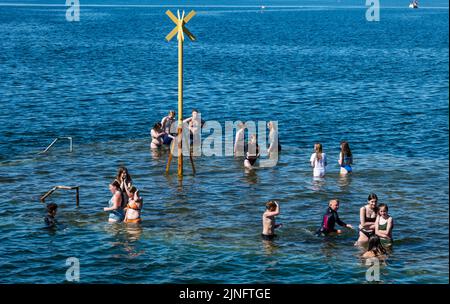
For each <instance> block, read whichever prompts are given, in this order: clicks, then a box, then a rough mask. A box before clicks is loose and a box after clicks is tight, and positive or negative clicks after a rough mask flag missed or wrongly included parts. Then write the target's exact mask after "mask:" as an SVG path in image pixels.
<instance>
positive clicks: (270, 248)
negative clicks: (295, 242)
mask: <svg viewBox="0 0 450 304" xmlns="http://www.w3.org/2000/svg"><path fill="white" fill-rule="evenodd" d="M262 244H263V249H264V252H265V253H266V254H267V255H273V254H275V253H276V252H277V250H278V249H279V247H280V246H279V245H277V244H276V243H275V242H274V241H273V240H271V241H269V240H264V239H263V240H262Z"/></svg>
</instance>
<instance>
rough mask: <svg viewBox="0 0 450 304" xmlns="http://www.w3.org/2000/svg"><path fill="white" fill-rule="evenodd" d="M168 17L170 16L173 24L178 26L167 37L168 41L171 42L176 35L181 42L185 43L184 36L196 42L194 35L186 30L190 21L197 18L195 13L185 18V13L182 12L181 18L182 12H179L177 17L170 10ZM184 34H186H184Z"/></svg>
mask: <svg viewBox="0 0 450 304" xmlns="http://www.w3.org/2000/svg"><path fill="white" fill-rule="evenodd" d="M166 15H167V16H169V18H170V19H171V20H172V21H173V23H175V24H176V26H175V27H174V28H173V30H172V31H171V32H170V33H169V35H167V36H166V40H167V41H170V40H171V39H172V38H173V36H175V34H178V35H177V39H178V40H180V39H181V41H184V34H186V35H187V36H188V37H189V39H191V40H192V41H195V36H194V35H192V33H191V32H189V30H188V29H187V28H186V26H185V24H186V23H188V22H189V20H191V19H192V17H194V16H195V11H191V12H190V13H189V14H188V15H187V16H186V17H185V16H184V11H183V12H182V14H181V16H180V11H179V10H177V16H178V18H177V17H175V15H174V14H172V12H171V11H170V10H167V12H166ZM183 33H184V34H183Z"/></svg>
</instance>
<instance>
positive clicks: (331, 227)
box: [317, 199, 353, 235]
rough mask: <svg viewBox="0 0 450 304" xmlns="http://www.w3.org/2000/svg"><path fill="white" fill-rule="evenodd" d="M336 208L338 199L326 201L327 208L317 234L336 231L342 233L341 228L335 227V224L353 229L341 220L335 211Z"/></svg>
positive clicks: (337, 207)
mask: <svg viewBox="0 0 450 304" xmlns="http://www.w3.org/2000/svg"><path fill="white" fill-rule="evenodd" d="M338 209H339V200H338V199H332V200H331V201H330V202H329V203H328V209H327V211H326V212H325V214H324V216H323V220H322V226H321V227H320V228H319V230H318V231H317V234H318V235H328V234H330V233H337V234H340V233H342V231H341V230H336V229H335V226H336V224H338V225H339V226H342V227H346V228H350V229H353V226H352V225H349V224H346V223H344V222H343V221H341V219H340V218H339V215H338V213H337V211H338Z"/></svg>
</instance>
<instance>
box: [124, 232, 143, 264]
mask: <svg viewBox="0 0 450 304" xmlns="http://www.w3.org/2000/svg"><path fill="white" fill-rule="evenodd" d="M142 231H143V229H142V226H141V225H140V224H131V225H127V226H126V237H125V242H124V247H125V251H127V252H128V255H129V256H132V257H137V256H140V255H142V254H144V253H145V250H136V244H135V243H136V242H137V241H139V239H140V238H141V235H142Z"/></svg>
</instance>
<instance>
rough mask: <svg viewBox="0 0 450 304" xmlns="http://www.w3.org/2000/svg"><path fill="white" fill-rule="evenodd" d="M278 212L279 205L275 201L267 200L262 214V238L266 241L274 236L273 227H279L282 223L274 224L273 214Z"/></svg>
mask: <svg viewBox="0 0 450 304" xmlns="http://www.w3.org/2000/svg"><path fill="white" fill-rule="evenodd" d="M279 214H280V205H279V204H278V202H277V201H273V200H272V201H269V202H267V204H266V211H265V212H264V213H263V216H262V224H263V231H262V234H261V236H262V238H263V239H264V240H266V241H270V240H272V239H273V238H275V236H276V235H275V228H279V227H281V226H282V224H275V216H277V215H279Z"/></svg>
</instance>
